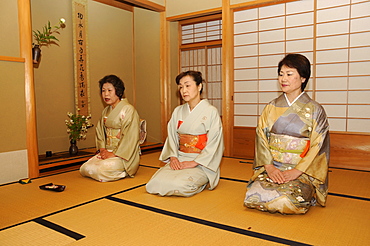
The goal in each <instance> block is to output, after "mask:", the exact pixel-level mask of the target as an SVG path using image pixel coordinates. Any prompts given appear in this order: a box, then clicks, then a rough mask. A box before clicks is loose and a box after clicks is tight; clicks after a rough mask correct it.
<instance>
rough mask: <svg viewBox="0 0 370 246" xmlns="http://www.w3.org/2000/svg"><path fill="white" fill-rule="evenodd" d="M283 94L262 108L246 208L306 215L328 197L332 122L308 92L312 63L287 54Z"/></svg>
mask: <svg viewBox="0 0 370 246" xmlns="http://www.w3.org/2000/svg"><path fill="white" fill-rule="evenodd" d="M278 74H279V84H280V86H281V89H282V91H283V94H282V95H280V96H279V97H278V98H276V99H274V100H273V101H271V102H270V103H269V104H268V105H267V106H266V107H265V108H264V110H263V112H262V114H261V116H260V118H259V121H258V125H257V128H256V145H255V150H256V152H255V160H254V164H253V169H254V175H253V176H252V178H251V180H250V181H249V183H248V186H247V193H246V197H245V200H244V205H245V206H246V207H248V208H256V209H258V210H261V211H269V212H271V213H273V212H280V213H282V214H304V213H306V212H307V211H308V209H309V208H310V206H312V205H315V204H316V202H317V203H318V204H320V205H321V206H325V202H326V196H327V194H328V179H327V175H328V163H329V124H328V119H327V117H326V113H325V111H324V108H323V107H322V106H321V105H320V104H318V103H317V102H316V101H314V100H312V99H311V98H310V97H309V96H308V95H307V93H306V92H304V89H305V87H306V85H307V82H308V79H309V78H310V74H311V66H310V62H309V60H308V59H307V58H306V57H305V56H303V55H300V54H288V55H287V56H286V57H285V58H284V59H282V60H281V61H280V62H279V65H278Z"/></svg>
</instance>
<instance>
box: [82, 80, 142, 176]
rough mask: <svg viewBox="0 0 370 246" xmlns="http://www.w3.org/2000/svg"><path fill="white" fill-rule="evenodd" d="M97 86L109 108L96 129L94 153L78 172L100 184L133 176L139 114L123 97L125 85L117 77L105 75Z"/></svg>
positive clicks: (105, 110) (137, 160) (136, 166)
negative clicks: (95, 150) (95, 152)
mask: <svg viewBox="0 0 370 246" xmlns="http://www.w3.org/2000/svg"><path fill="white" fill-rule="evenodd" d="M99 86H100V92H101V95H102V99H103V101H104V102H105V103H106V104H107V105H108V106H107V107H106V108H105V109H104V110H103V113H102V117H101V119H100V121H99V122H98V124H97V127H96V138H95V140H96V148H97V150H98V151H97V154H96V155H95V156H94V157H92V158H91V159H89V160H88V161H87V162H85V163H84V164H83V165H82V166H81V168H80V173H81V175H82V176H86V177H90V178H93V179H95V180H98V181H100V182H107V181H114V180H118V179H121V178H124V177H126V176H130V177H134V175H135V173H136V171H137V169H138V168H139V160H140V157H139V154H140V147H139V131H140V130H139V127H140V119H139V115H138V113H137V112H136V110H135V108H134V107H133V106H132V105H131V104H130V103H129V102H128V101H127V99H126V98H124V91H125V86H124V84H123V82H122V80H121V79H120V78H118V77H117V76H115V75H108V76H105V77H104V78H103V79H101V80H100V81H99Z"/></svg>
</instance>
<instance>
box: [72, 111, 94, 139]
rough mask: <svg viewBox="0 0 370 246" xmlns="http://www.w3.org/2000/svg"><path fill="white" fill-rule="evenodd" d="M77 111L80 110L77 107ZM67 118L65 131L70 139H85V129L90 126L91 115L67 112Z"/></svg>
mask: <svg viewBox="0 0 370 246" xmlns="http://www.w3.org/2000/svg"><path fill="white" fill-rule="evenodd" d="M77 111H78V112H79V111H80V110H79V109H77ZM67 115H68V117H69V120H65V123H66V126H67V133H68V134H69V139H70V140H74V141H76V140H80V139H86V133H87V129H89V128H90V127H92V126H93V125H92V124H91V121H90V120H91V115H88V116H84V115H80V114H78V113H77V114H72V113H70V112H68V113H67Z"/></svg>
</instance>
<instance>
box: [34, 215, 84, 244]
mask: <svg viewBox="0 0 370 246" xmlns="http://www.w3.org/2000/svg"><path fill="white" fill-rule="evenodd" d="M33 221H34V222H36V223H38V224H40V225H42V226H45V227H47V228H49V229H52V230H54V231H57V232H59V233H62V234H64V235H66V236H68V237H71V238H73V239H75V240H76V241H77V240H80V239H82V238H84V237H85V236H84V235H81V234H79V233H77V232H74V231H71V230H69V229H67V228H65V227H63V226H60V225H57V224H55V223H53V222H50V221H47V220H44V219H42V218H37V219H34V220H33Z"/></svg>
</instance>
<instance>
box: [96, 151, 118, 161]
mask: <svg viewBox="0 0 370 246" xmlns="http://www.w3.org/2000/svg"><path fill="white" fill-rule="evenodd" d="M99 153H100V158H101V159H103V160H105V159H108V158H112V157H116V155H115V154H113V153H112V152H109V151H108V150H107V149H104V148H101V149H99Z"/></svg>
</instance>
